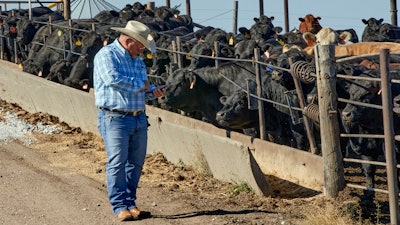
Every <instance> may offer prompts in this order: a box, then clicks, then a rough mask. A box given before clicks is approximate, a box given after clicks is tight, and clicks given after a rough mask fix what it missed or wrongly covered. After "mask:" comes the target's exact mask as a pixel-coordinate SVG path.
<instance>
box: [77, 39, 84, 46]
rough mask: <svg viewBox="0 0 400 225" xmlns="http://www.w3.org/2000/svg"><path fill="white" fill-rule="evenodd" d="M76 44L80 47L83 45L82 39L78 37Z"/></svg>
mask: <svg viewBox="0 0 400 225" xmlns="http://www.w3.org/2000/svg"><path fill="white" fill-rule="evenodd" d="M75 45H76V46H78V47H79V46H82V42H81V40H79V39H78V40H77V41H76V42H75Z"/></svg>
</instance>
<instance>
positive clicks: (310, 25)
mask: <svg viewBox="0 0 400 225" xmlns="http://www.w3.org/2000/svg"><path fill="white" fill-rule="evenodd" d="M320 20H321V17H319V16H318V17H314V16H313V15H312V14H307V15H306V16H304V18H301V17H300V18H299V21H300V25H299V31H300V32H301V33H305V32H311V33H313V34H316V33H318V31H320V30H321V29H322V27H321V25H320V24H319V21H320Z"/></svg>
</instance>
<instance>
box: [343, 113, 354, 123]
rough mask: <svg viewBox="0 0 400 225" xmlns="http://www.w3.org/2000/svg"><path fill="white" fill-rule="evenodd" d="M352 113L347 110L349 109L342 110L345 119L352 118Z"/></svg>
mask: <svg viewBox="0 0 400 225" xmlns="http://www.w3.org/2000/svg"><path fill="white" fill-rule="evenodd" d="M351 115H352V113H351V112H347V111H343V112H342V118H343V120H345V121H348V120H350V118H351Z"/></svg>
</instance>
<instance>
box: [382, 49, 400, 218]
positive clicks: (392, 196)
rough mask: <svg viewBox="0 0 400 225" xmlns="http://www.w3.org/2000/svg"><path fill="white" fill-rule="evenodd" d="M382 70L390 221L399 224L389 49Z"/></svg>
mask: <svg viewBox="0 0 400 225" xmlns="http://www.w3.org/2000/svg"><path fill="white" fill-rule="evenodd" d="M380 72H381V79H382V83H381V90H382V107H383V109H382V117H383V129H384V133H385V157H386V175H387V185H388V191H389V208H390V222H391V224H394V225H398V224H399V221H400V216H399V206H398V201H399V196H398V193H399V190H398V186H397V182H398V181H397V170H396V167H395V166H394V165H396V164H397V163H396V155H395V153H394V149H395V147H394V127H393V102H392V90H391V84H390V82H389V81H390V72H389V49H381V50H380Z"/></svg>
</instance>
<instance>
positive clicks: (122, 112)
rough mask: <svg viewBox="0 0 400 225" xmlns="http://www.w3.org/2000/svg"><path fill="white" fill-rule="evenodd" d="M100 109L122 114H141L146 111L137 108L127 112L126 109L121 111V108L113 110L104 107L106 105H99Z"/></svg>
mask: <svg viewBox="0 0 400 225" xmlns="http://www.w3.org/2000/svg"><path fill="white" fill-rule="evenodd" d="M99 109H101V110H104V111H108V112H114V113H118V114H122V115H128V116H139V115H140V114H142V113H144V112H145V110H137V111H133V112H125V111H121V110H117V109H113V110H111V109H108V108H104V107H99Z"/></svg>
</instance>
